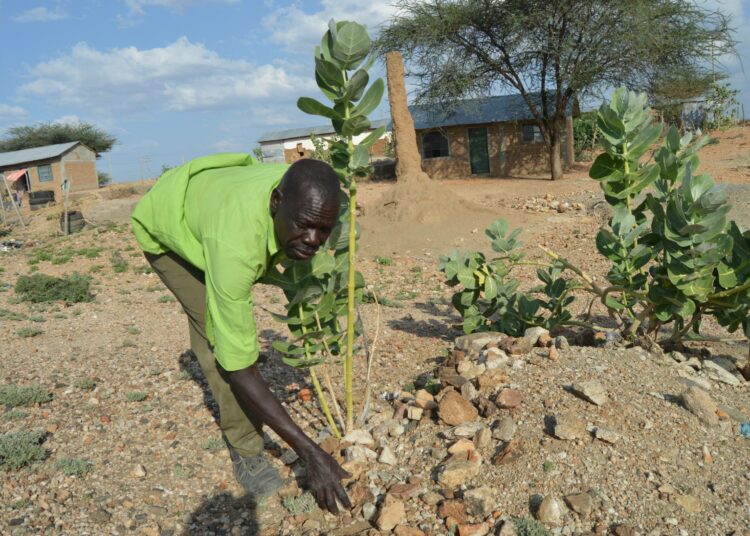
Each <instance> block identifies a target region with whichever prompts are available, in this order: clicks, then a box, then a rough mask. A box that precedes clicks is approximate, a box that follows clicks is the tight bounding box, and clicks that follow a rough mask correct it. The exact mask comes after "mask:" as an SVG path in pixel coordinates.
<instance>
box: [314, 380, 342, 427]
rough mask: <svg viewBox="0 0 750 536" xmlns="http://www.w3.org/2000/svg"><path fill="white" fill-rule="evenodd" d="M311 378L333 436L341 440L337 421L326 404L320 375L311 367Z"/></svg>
mask: <svg viewBox="0 0 750 536" xmlns="http://www.w3.org/2000/svg"><path fill="white" fill-rule="evenodd" d="M310 378H312V382H313V386H315V394H316V395H318V400H320V407H321V408H322V409H323V413H324V414H325V416H326V420H327V421H328V426H330V427H331V431H332V432H333V435H334V436H335V437H336V439H341V432H339V429H338V427H337V426H336V421H334V420H333V415H331V410H330V409H329V408H328V402H326V397H325V394H324V393H323V389H322V388H321V387H320V382H319V381H318V375H317V374H315V367H310Z"/></svg>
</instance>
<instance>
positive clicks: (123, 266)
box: [110, 251, 128, 274]
mask: <svg viewBox="0 0 750 536" xmlns="http://www.w3.org/2000/svg"><path fill="white" fill-rule="evenodd" d="M110 262H111V263H112V271H113V272H115V273H116V274H121V273H123V272H127V271H128V261H126V260H125V259H123V257H122V254H120V252H119V251H113V252H112V257H111V259H110Z"/></svg>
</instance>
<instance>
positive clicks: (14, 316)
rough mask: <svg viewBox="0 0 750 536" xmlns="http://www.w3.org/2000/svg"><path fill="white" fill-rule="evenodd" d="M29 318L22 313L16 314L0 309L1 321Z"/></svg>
mask: <svg viewBox="0 0 750 536" xmlns="http://www.w3.org/2000/svg"><path fill="white" fill-rule="evenodd" d="M27 318H28V317H27V316H26V315H24V314H21V313H16V312H15V311H11V310H10V309H3V308H0V319H3V320H16V321H18V320H26V319H27Z"/></svg>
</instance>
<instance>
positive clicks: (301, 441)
mask: <svg viewBox="0 0 750 536" xmlns="http://www.w3.org/2000/svg"><path fill="white" fill-rule="evenodd" d="M228 378H229V384H230V386H231V388H232V392H234V395H235V396H236V397H237V399H238V400H239V401H240V403H241V404H244V405H245V406H246V407H247V409H248V410H250V411H251V412H252V413H253V414H254V415H257V416H258V417H260V419H261V420H262V421H263V422H264V423H265V424H267V425H268V426H270V427H271V428H272V429H273V431H274V432H276V433H277V434H278V435H279V437H281V438H282V439H283V440H284V441H286V442H287V443H288V444H289V446H290V447H291V448H292V449H293V450H294V451H295V452H296V453H297V455H298V456H299V457H300V458H302V460H304V461H305V463H306V464H307V481H308V486H309V487H310V491H311V492H312V494H313V496H314V497H315V500H316V501H317V502H318V504H319V505H320V506H321V508H327V509H328V511H330V512H332V513H337V512H338V508H337V507H336V498H337V497H338V499H339V500H340V501H341V503H342V504H343V505H344V506H346V507H347V508H351V503H350V502H349V497H348V496H347V495H346V491H345V490H344V487H343V486H342V485H341V479H342V478H348V477H350V476H351V475H350V474H349V473H347V472H346V471H344V470H343V469H342V468H341V466H340V465H339V464H338V463H337V462H336V460H335V459H334V458H333V457H332V456H330V455H329V454H328V453H326V452H325V451H323V450H322V449H321V448H320V447H319V446H318V445H316V444H315V442H314V441H312V440H311V439H310V438H309V437H307V435H305V433H304V432H303V431H302V430H301V429H300V427H299V426H297V425H296V424H295V422H294V421H293V420H292V419H291V417H289V414H288V413H287V412H286V410H285V409H284V407H283V406H282V405H281V403H280V402H279V401H278V400H277V399H276V397H275V396H274V395H273V393H272V392H271V390H270V389H269V388H268V385H267V384H266V381H265V380H264V379H263V376H262V375H261V374H260V370H258V367H257V366H256V365H251V366H250V367H247V368H244V369H241V370H237V371H234V372H229V373H228Z"/></svg>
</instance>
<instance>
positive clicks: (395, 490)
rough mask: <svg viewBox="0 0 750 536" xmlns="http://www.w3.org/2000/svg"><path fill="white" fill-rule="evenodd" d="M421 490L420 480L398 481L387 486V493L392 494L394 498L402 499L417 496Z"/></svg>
mask: <svg viewBox="0 0 750 536" xmlns="http://www.w3.org/2000/svg"><path fill="white" fill-rule="evenodd" d="M421 491H422V483H421V482H409V483H408V484H407V483H404V482H402V483H399V484H394V485H393V486H391V487H390V488H388V494H389V495H393V496H394V497H395V498H397V499H400V500H402V501H405V500H406V499H411V498H413V497H417V496H418V495H419V493H420V492H421Z"/></svg>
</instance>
